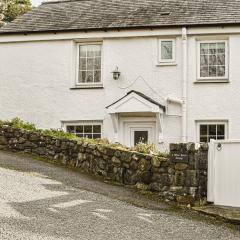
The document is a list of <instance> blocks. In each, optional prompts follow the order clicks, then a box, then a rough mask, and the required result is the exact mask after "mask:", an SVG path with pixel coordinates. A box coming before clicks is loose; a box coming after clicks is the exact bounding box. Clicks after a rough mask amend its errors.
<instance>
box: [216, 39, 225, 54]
mask: <svg viewBox="0 0 240 240" xmlns="http://www.w3.org/2000/svg"><path fill="white" fill-rule="evenodd" d="M217 52H218V53H225V43H224V42H222V43H217Z"/></svg>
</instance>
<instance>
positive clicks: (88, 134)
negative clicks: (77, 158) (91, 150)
mask: <svg viewBox="0 0 240 240" xmlns="http://www.w3.org/2000/svg"><path fill="white" fill-rule="evenodd" d="M83 137H84V138H92V134H91V133H87V134H84V135H83Z"/></svg>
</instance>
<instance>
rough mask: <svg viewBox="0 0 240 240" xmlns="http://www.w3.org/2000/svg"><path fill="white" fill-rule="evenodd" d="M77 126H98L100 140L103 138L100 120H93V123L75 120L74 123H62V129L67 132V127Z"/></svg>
mask: <svg viewBox="0 0 240 240" xmlns="http://www.w3.org/2000/svg"><path fill="white" fill-rule="evenodd" d="M77 125H85V126H86V125H87V126H88V125H89V126H92V125H100V126H101V133H100V134H101V138H103V121H100V120H96V121H95V120H94V121H92V120H91V121H90V120H89V121H88V120H76V121H62V129H63V130H64V131H65V132H67V126H77Z"/></svg>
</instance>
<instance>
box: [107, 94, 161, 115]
mask: <svg viewBox="0 0 240 240" xmlns="http://www.w3.org/2000/svg"><path fill="white" fill-rule="evenodd" d="M131 93H136V94H137V95H138V96H140V97H142V98H144V99H146V100H147V101H149V102H151V103H153V104H155V105H157V106H159V107H160V108H161V109H162V110H163V111H164V112H165V111H166V107H165V106H163V105H162V104H160V103H158V102H157V101H155V100H153V99H152V98H150V97H148V96H147V95H145V94H143V93H141V92H138V91H135V90H131V91H130V92H128V93H127V94H126V95H125V96H123V97H122V98H120V99H118V100H117V101H115V102H114V103H112V104H110V105H108V106H107V107H106V108H109V107H111V106H113V105H114V104H116V103H118V102H119V101H121V100H122V99H124V98H125V97H126V96H128V95H129V94H131Z"/></svg>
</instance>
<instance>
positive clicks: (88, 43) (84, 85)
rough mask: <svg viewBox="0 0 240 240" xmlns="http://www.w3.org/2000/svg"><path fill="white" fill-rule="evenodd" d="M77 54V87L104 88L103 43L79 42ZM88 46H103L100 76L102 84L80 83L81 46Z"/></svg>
mask: <svg viewBox="0 0 240 240" xmlns="http://www.w3.org/2000/svg"><path fill="white" fill-rule="evenodd" d="M76 45H77V50H76V51H77V54H76V80H75V84H76V87H80V88H96V87H103V43H102V42H78V43H77V44H76ZM86 45H87V46H88V45H100V46H101V75H100V82H92V83H90V82H87V83H80V82H79V60H80V55H79V54H80V51H79V48H80V46H86Z"/></svg>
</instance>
